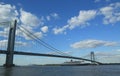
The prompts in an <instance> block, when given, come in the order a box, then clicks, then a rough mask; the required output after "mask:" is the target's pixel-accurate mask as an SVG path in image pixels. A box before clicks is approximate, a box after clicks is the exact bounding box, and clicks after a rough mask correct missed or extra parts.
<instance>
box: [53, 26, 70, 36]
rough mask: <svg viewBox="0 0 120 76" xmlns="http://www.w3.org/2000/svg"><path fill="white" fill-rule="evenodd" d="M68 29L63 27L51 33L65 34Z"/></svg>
mask: <svg viewBox="0 0 120 76" xmlns="http://www.w3.org/2000/svg"><path fill="white" fill-rule="evenodd" d="M68 27H69V25H65V26H63V27H62V28H54V29H53V31H54V34H60V33H61V34H62V33H65V32H64V31H65V30H66V29H67V28H68Z"/></svg>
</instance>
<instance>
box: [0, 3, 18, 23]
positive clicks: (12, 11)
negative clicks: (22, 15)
mask: <svg viewBox="0 0 120 76" xmlns="http://www.w3.org/2000/svg"><path fill="white" fill-rule="evenodd" d="M17 16H18V11H17V10H16V7H15V6H12V5H10V4H0V21H1V22H3V21H11V20H15V19H17Z"/></svg>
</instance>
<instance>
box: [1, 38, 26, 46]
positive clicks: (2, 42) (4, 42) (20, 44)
mask: <svg viewBox="0 0 120 76" xmlns="http://www.w3.org/2000/svg"><path fill="white" fill-rule="evenodd" d="M0 44H1V45H0V47H5V46H7V44H8V40H0ZM15 45H16V46H26V45H27V43H25V42H21V41H16V42H15Z"/></svg>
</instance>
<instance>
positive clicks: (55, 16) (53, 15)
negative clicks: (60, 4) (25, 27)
mask: <svg viewBox="0 0 120 76" xmlns="http://www.w3.org/2000/svg"><path fill="white" fill-rule="evenodd" d="M51 16H52V17H53V18H55V19H57V18H58V17H59V15H58V14H57V13H52V14H51Z"/></svg>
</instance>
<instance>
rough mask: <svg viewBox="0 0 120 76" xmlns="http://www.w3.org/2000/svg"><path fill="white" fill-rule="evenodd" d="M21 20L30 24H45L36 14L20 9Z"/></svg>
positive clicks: (25, 23)
mask: <svg viewBox="0 0 120 76" xmlns="http://www.w3.org/2000/svg"><path fill="white" fill-rule="evenodd" d="M20 14H21V16H20V20H21V22H22V24H24V25H28V26H38V25H40V24H43V22H42V21H41V20H40V19H39V18H38V17H37V16H35V15H34V14H32V13H30V12H26V11H24V10H22V9H21V10H20Z"/></svg>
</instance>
